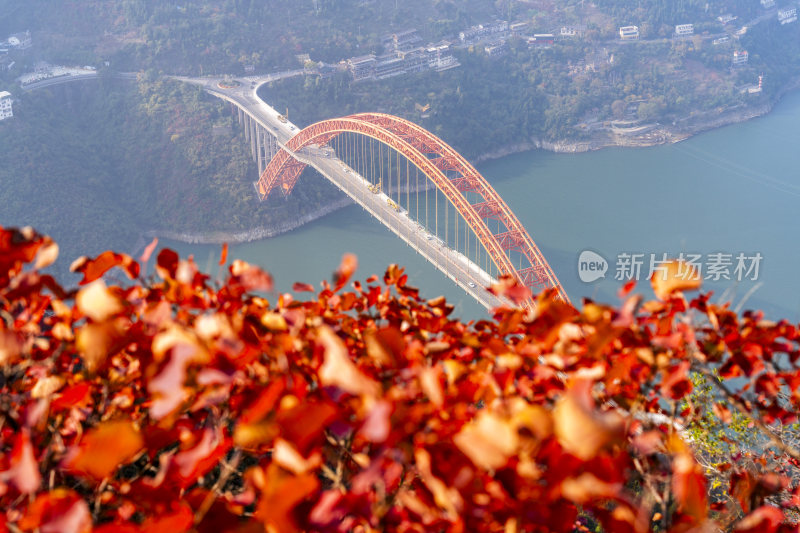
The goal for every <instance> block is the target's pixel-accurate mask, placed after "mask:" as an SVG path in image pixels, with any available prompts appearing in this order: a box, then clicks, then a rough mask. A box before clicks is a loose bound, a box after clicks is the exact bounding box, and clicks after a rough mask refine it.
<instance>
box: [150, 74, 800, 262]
mask: <svg viewBox="0 0 800 533" xmlns="http://www.w3.org/2000/svg"><path fill="white" fill-rule="evenodd" d="M798 89H800V77H798V78H796V79H795V80H794V81H793V82H792V83H791V84H789V85H787V86H786V87H785V88H784V89H783V90H782V91H781V92H780V93H779V94H778V95H777V96H776V97H775V98H773V99H772V100H771V101H769V102H765V103H763V104H761V105H758V106H748V107H737V108H733V109H727V110H724V111H722V112H707V113H702V114H697V115H692V116H688V117H685V118H684V119H681V120H678V121H676V122H675V124H674V125H669V126H667V125H660V124H659V125H657V126H656V127H655V128H653V129H650V130H648V132H647V133H646V134H644V135H642V136H636V137H629V136H622V135H614V134H608V135H606V136H600V135H597V136H595V137H594V138H592V139H589V140H580V141H570V140H564V141H542V140H539V139H531V140H530V141H527V142H521V143H515V144H513V145H509V146H506V147H503V148H500V149H497V150H492V151H489V152H486V153H484V154H481V155H479V156H477V157H475V158H472V160H471V162H472V163H473V164H476V165H477V164H479V163H482V162H486V161H491V160H495V159H500V158H502V157H506V156H509V155H513V154H517V153H521V152H527V151H530V150H547V151H551V152H555V153H583V152H591V151H596V150H601V149H603V148H613V147H625V148H642V147H648V146H658V145H662V144H668V143H676V142H680V141H683V140H685V139H688V138H690V137H692V136H694V135H697V134H699V133H703V132H706V131H710V130H713V129H716V128H721V127H724V126H729V125H732V124H737V123H741V122H746V121H748V120H751V119H753V118H757V117H761V116H764V115H766V114H768V113H769V112H770V111H772V109H773V108H774V106H775V105H776V104H777V103H778V102H780V100H781V99H782V98H783V97H784V96H785V95H786V94H787V93H789V92H791V91H794V90H798ZM352 204H353V201H352V200H351V199H350V198H347V197H343V198H340V199H337V200H335V201H333V202H331V203H329V204H326V205H323V206H320V207H319V208H318V209H316V210H314V211H312V212H310V213H306V214H305V215H303V216H301V217H298V218H296V219H293V220H285V221H282V222H281V223H280V224H277V225H273V226H262V227H255V228H250V229H247V230H242V231H231V232H225V231H213V232H174V231H170V230H151V231H148V232H145V233H144V234H143V238H144V239H146V240H147V241H149V240H150V239H152V238H153V237H159V238H166V239H171V240H174V241H179V242H184V243H189V244H220V243H223V242H227V243H231V244H240V243H246V242H253V241H258V240H262V239H268V238H271V237H276V236H278V235H282V234H284V233H288V232H290V231H292V230H295V229H297V228H299V227H301V226H303V225H305V224H308V223H309V222H313V221H315V220H318V219H320V218H322V217H324V216H326V215H329V214H331V213H333V212H335V211H338V210H339V209H342V208H344V207H347V206H349V205H352ZM140 242H145V241H144V240H140ZM139 248H141V247H139Z"/></svg>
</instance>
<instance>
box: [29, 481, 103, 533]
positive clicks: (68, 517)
mask: <svg viewBox="0 0 800 533" xmlns="http://www.w3.org/2000/svg"><path fill="white" fill-rule="evenodd" d="M19 527H20V528H21V529H23V530H25V531H31V530H37V531H42V532H43V533H44V532H57V531H64V532H69V533H88V532H89V531H91V530H92V516H91V514H89V506H88V505H86V502H85V501H84V500H83V498H81V497H80V496H79V495H78V494H77V493H75V492H73V491H71V490H68V489H61V488H59V489H55V490H53V491H51V492H48V493H45V494H40V495H39V496H37V497H36V499H35V500H34V501H33V503H32V504H31V505H30V507H28V510H27V512H26V513H25V516H24V517H23V518H22V520H20V522H19Z"/></svg>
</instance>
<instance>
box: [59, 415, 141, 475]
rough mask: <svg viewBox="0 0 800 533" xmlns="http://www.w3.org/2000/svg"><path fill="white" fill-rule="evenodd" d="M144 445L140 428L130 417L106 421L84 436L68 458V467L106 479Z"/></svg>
mask: <svg viewBox="0 0 800 533" xmlns="http://www.w3.org/2000/svg"><path fill="white" fill-rule="evenodd" d="M143 447H144V439H142V436H141V434H140V433H139V430H137V429H136V427H134V425H133V423H132V422H130V421H128V420H115V421H113V422H104V423H102V424H100V425H99V426H97V427H96V428H94V429H92V430H91V431H89V433H87V434H86V435H84V437H83V438H82V439H81V441H80V444H79V445H78V448H77V450H74V452H73V453H74V455H71V456H70V457H69V458H68V459H67V467H68V468H70V469H71V470H75V471H77V472H80V473H82V474H84V475H86V476H89V477H92V478H95V479H98V480H100V479H104V478H106V477H108V476H110V475H111V474H113V473H114V472H115V471H116V470H117V468H118V467H119V466H121V465H122V464H124V463H126V462H128V461H129V460H131V459H132V458H133V457H134V456H135V455H136V454H137V453H139V451H140V450H141V449H142V448H143Z"/></svg>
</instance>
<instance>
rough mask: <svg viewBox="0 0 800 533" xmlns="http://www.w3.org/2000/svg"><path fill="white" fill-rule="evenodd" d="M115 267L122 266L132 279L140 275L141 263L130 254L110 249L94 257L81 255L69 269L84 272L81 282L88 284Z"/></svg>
mask: <svg viewBox="0 0 800 533" xmlns="http://www.w3.org/2000/svg"><path fill="white" fill-rule="evenodd" d="M114 267H119V268H121V269H122V270H123V271H124V272H125V274H127V276H128V277H129V278H130V279H136V278H137V277H139V263H137V262H136V261H134V260H133V258H132V257H131V256H129V255H126V254H118V253H116V252H112V251H110V250H107V251H105V252H103V253H101V254H100V255H98V256H97V257H95V258H94V259H89V258H87V257H79V258H78V259H76V260H75V261H73V262H72V265H70V267H69V269H70V271H72V272H78V273H80V274H83V279H82V280H81V281H80V284H81V285H86V284H87V283H91V282H93V281H94V280H96V279H99V278H100V277H102V275H103V274H105V273H106V272H108V271H109V270H111V269H112V268H114Z"/></svg>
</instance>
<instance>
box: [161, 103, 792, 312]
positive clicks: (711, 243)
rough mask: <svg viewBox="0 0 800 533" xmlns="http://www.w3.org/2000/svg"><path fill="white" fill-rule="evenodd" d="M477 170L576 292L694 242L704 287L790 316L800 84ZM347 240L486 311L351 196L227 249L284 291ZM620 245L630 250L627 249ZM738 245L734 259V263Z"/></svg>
mask: <svg viewBox="0 0 800 533" xmlns="http://www.w3.org/2000/svg"><path fill="white" fill-rule="evenodd" d="M445 140H446V139H445ZM478 170H479V171H480V172H481V173H482V174H483V175H484V176H485V177H486V179H487V180H488V181H489V182H490V183H491V184H492V185H493V186H494V187H495V189H496V190H497V191H498V193H499V194H500V196H502V197H503V198H504V199H505V200H506V202H507V203H508V204H509V206H510V207H511V209H512V210H514V212H515V213H516V214H517V216H518V217H519V219H520V220H521V222H522V223H523V224H524V226H525V227H526V228H527V229H528V232H529V233H530V234H531V236H532V237H533V239H534V241H535V242H536V243H537V244H538V245H539V247H540V248H541V249H542V252H543V253H544V254H545V257H547V258H548V260H549V262H550V264H551V266H552V267H553V270H554V271H555V273H556V275H557V276H558V277H559V279H560V280H561V282H562V284H563V285H564V287H565V289H566V291H567V293H568V294H569V296H570V297H571V298H572V300H573V302H575V303H578V302H580V300H581V299H582V298H584V297H588V298H593V299H596V300H598V301H604V302H610V303H616V302H618V300H617V296H616V292H617V289H618V288H619V287H620V285H621V284H622V281H620V280H619V279H615V278H623V279H628V278H629V277H630V276H631V274H632V270H631V269H630V268H622V267H624V266H625V265H627V264H636V263H639V262H641V267H640V273H639V280H640V282H639V285H638V289H637V290H640V291H642V292H644V293H646V294H648V295H652V293H650V292H649V282H648V281H647V278H648V277H649V274H650V269H651V266H657V263H653V264H652V265H651V259H652V258H653V257H652V256H651V254H655V255H654V257H655V259H657V260H660V259H661V258H662V254H664V253H667V254H669V255H670V256H677V255H678V254H680V253H682V252H683V253H685V254H698V255H699V256H700V257H699V258H695V261H696V262H697V263H698V264H699V265H700V266H701V268H702V274H703V276H704V277H706V276H710V278H709V279H708V280H707V281H705V282H704V288H706V289H711V290H714V292H715V297H714V298H715V299H720V298H724V299H725V300H729V301H732V302H733V305H734V306H737V305H739V304H742V301H743V300H746V301H745V302H744V303H743V305H744V308H759V309H764V310H765V311H766V313H767V315H768V316H769V317H772V318H787V319H789V320H791V321H794V322H797V321H798V320H800V283H799V282H798V274H800V272H799V270H800V246H798V235H800V220H798V218H797V213H798V204H800V93H794V94H791V95H789V96H788V97H786V98H785V99H784V100H782V101H781V102H780V103H779V104H778V105H777V106H776V107H775V109H774V110H773V111H772V112H771V113H770V114H769V115H767V116H765V117H762V118H758V119H755V120H751V121H748V122H745V123H741V124H736V125H732V126H727V127H724V128H721V129H717V130H714V131H711V132H708V133H704V134H701V135H697V136H695V137H692V138H691V139H689V140H687V141H684V142H681V143H678V144H674V145H665V146H658V147H653V148H638V149H630V148H619V149H613V148H612V149H605V150H601V151H597V152H590V153H584V154H554V153H551V152H546V151H540V150H535V151H530V152H525V153H520V154H516V155H512V156H508V157H504V158H502V159H498V160H494V161H490V162H486V163H483V164H481V165H478ZM303 179H309V178H306V177H304V178H303ZM298 186H302V181H301V183H300V184H299V185H298ZM165 244H166V245H169V246H171V247H173V248H176V249H178V250H179V251H181V252H182V253H193V254H194V255H195V258H196V260H197V261H198V263H199V264H200V265H201V267H206V266H207V265H208V266H209V267H210V265H214V264H215V262H216V258H217V257H218V254H219V249H220V248H219V246H206V245H186V244H180V243H171V242H168V243H165ZM584 250H591V251H593V252H595V253H596V254H599V255H600V256H601V257H602V258H604V259H605V260H606V261H607V263H608V270H607V272H606V273H605V277H604V278H600V279H598V280H596V281H594V282H591V283H587V282H584V281H582V280H581V277H580V275H579V265H578V258H579V255H580V254H581V252H583V251H584ZM344 252H353V253H355V254H357V255H358V258H359V265H360V266H359V270H358V273H357V277H359V278H360V279H365V278H366V277H368V276H369V275H371V274H382V273H383V271H384V270H385V267H386V265H388V264H390V263H398V264H400V265H404V266H405V267H406V271H407V272H408V274H409V278H410V280H409V284H411V285H414V286H418V287H420V288H421V289H422V294H423V295H424V296H426V297H434V296H438V295H440V294H444V295H445V296H447V297H448V299H449V300H450V301H451V302H453V303H454V304H456V306H457V308H456V313H457V314H458V315H460V316H462V317H464V318H467V319H473V318H483V317H485V316H486V312H485V311H484V310H483V308H482V307H480V306H479V305H477V304H476V303H475V302H474V301H473V300H471V298H470V297H469V296H467V295H466V294H465V293H464V292H463V291H462V290H460V289H459V288H458V287H457V286H456V285H455V284H454V283H452V282H451V281H449V280H448V279H446V278H445V277H444V276H443V275H442V274H440V273H439V272H438V271H437V270H436V269H435V268H434V267H433V266H431V265H429V264H428V263H427V262H426V261H425V260H424V259H422V257H421V256H419V255H417V254H416V253H415V252H414V251H413V249H411V248H409V247H407V246H406V245H405V243H403V242H402V241H400V240H399V239H398V238H397V237H395V236H394V235H393V234H391V233H390V232H389V231H388V230H387V229H385V228H383V227H382V226H380V225H379V224H378V223H377V222H375V221H374V220H373V219H372V218H371V217H370V216H369V215H368V214H367V213H366V212H365V211H363V210H362V209H361V208H360V207H358V206H351V207H347V208H345V209H342V210H340V211H337V212H335V213H333V214H331V215H328V216H326V217H323V218H321V219H319V220H317V221H315V222H312V223H310V224H307V225H305V226H303V227H302V228H300V229H298V230H295V231H292V232H290V233H287V234H284V235H281V236H278V237H274V238H271V239H266V240H263V241H258V242H252V243H247V244H239V245H233V246H231V250H230V256H231V257H236V258H241V259H244V260H246V261H249V262H252V263H257V264H259V265H262V266H263V267H264V268H265V269H267V270H269V271H270V272H271V273H272V274H273V276H274V278H275V280H276V285H277V288H278V290H280V291H288V290H290V289H291V285H292V283H293V282H294V281H303V282H307V283H313V284H315V285H317V286H318V284H319V281H320V280H322V279H330V277H331V273H332V272H333V271H334V270H335V269H336V267H337V265H338V264H339V261H340V259H341V256H342V254H343V253H344ZM620 254H629V255H630V256H631V261H630V263H629V262H628V261H626V259H625V256H624V255H620ZM636 254H641V255H636ZM715 254H722V255H715ZM740 254H742V259H743V263H742V265H741V266H744V267H745V268H744V269H740V270H738V271H737V264H738V261H737V259H738V256H739V255H740ZM759 255H760V257H761V259H760V260H759V259H757V257H758V256H759ZM686 257H687V258H689V255H687V256H686ZM756 264H757V266H758V273H757V275H756V272H755V269H754V268H753V267H754V266H755V265H756ZM748 270H749V272H748ZM212 271H214V272H216V267H213V270H212ZM715 272H716V273H715ZM588 273H589V272H586V271H585V272H584V274H588ZM618 274H619V275H618ZM726 275H727V276H728V277H729V278H730V279H725V276H726ZM584 277H586V276H584ZM714 277H719V280H718V281H716V282H714V281H713V279H712V278H714ZM737 278H741V280H739V279H737ZM753 278H756V279H753Z"/></svg>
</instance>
